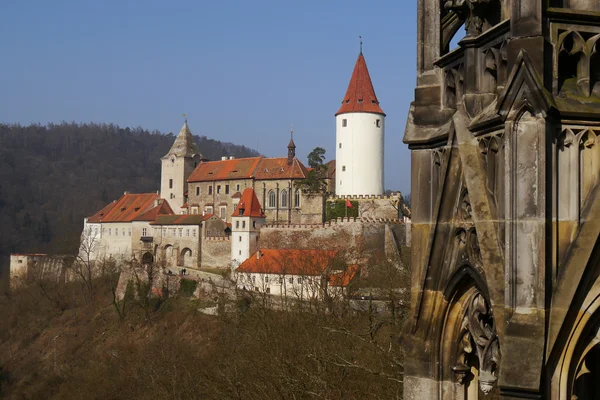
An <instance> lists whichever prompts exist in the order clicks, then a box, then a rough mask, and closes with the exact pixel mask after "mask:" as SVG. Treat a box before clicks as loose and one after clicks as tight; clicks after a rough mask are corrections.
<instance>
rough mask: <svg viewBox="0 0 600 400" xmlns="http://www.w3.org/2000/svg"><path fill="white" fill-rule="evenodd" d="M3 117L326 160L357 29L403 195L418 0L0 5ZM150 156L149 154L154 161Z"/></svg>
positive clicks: (395, 184)
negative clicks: (139, 130) (114, 127)
mask: <svg viewBox="0 0 600 400" xmlns="http://www.w3.org/2000/svg"><path fill="white" fill-rule="evenodd" d="M1 3H2V4H0V13H1V15H2V23H1V24H0V54H1V59H0V71H1V73H0V93H1V95H0V121H2V122H8V123H13V122H18V123H21V124H29V123H32V122H35V123H38V122H39V123H42V124H45V123H48V122H60V121H76V122H89V121H93V122H106V123H110V122H112V123H116V124H119V125H121V126H133V127H137V126H141V127H143V128H146V129H150V130H153V129H158V130H160V131H162V132H165V133H166V132H175V133H176V132H178V131H179V128H180V127H181V124H182V122H183V121H182V116H181V114H182V113H187V114H188V121H189V125H190V129H191V130H192V132H193V133H194V134H199V135H206V136H208V137H211V138H214V139H218V140H222V141H228V142H233V143H236V144H244V145H246V146H248V147H251V148H255V149H257V150H258V151H260V152H261V153H263V154H265V155H267V156H285V154H287V149H286V146H287V143H288V141H289V129H290V124H294V130H295V134H294V141H295V142H296V145H297V146H298V149H297V155H298V156H299V157H300V158H301V159H303V160H305V159H306V155H307V154H308V153H309V152H310V151H311V150H312V149H313V148H315V147H316V146H321V147H324V148H325V149H326V150H327V153H326V156H327V160H329V159H332V158H335V118H334V113H335V112H336V111H337V109H338V108H339V106H340V103H341V101H342V98H343V96H344V94H345V91H346V88H347V85H348V82H349V79H350V75H351V74H352V69H353V67H354V63H355V61H356V58H357V56H358V51H359V39H358V37H359V35H362V36H363V40H364V47H363V53H364V55H365V58H366V61H367V65H368V67H369V72H370V74H371V79H372V80H373V84H374V86H375V91H376V93H377V97H378V98H379V101H380V104H381V107H382V108H383V110H384V111H385V113H386V114H387V118H386V138H385V142H386V147H385V152H386V154H385V157H386V159H385V186H386V189H393V190H401V191H402V192H403V193H409V192H410V154H409V151H408V148H407V147H406V145H404V144H403V143H402V137H403V135H404V128H405V124H406V117H407V115H408V109H409V105H410V102H411V101H412V99H413V90H414V86H415V79H416V78H415V69H416V59H415V55H416V8H417V4H416V1H398V0H381V1H378V0H372V1H364V0H363V1H355V0H319V1H316V0H303V1H294V2H290V1H282V0H278V1H262V0H256V1H238V0H229V1H198V0H195V1H164V0H161V1H155V0H143V1H142V0H137V1H132V0H102V1H92V0H58V1H48V0H39V1H33V0H19V1H2V2H1ZM157 162H158V160H157Z"/></svg>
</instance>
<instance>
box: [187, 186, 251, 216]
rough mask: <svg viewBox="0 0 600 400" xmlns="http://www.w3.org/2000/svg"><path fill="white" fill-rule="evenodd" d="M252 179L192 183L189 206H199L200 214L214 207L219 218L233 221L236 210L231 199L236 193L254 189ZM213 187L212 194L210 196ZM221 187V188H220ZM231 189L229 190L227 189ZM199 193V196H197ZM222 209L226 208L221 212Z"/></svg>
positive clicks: (214, 212) (189, 191) (214, 211)
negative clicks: (234, 210)
mask: <svg viewBox="0 0 600 400" xmlns="http://www.w3.org/2000/svg"><path fill="white" fill-rule="evenodd" d="M252 185H253V182H252V180H251V179H234V180H224V181H213V182H190V183H189V190H188V204H189V205H190V206H191V205H199V208H200V213H202V211H205V210H206V208H207V207H208V206H212V207H213V212H212V213H213V214H215V215H216V216H217V217H219V218H221V219H223V220H225V221H228V222H229V221H231V214H233V209H234V201H233V200H234V199H232V198H231V196H233V195H234V194H235V193H236V192H240V193H241V192H243V191H244V189H246V188H248V187H253V186H252ZM209 187H211V188H212V189H211V191H212V192H211V194H208V191H209ZM219 187H220V188H219ZM227 187H229V189H228V188H227ZM196 193H198V194H196ZM221 207H225V208H224V211H221Z"/></svg>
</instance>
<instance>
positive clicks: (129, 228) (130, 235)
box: [129, 228, 131, 236]
mask: <svg viewBox="0 0 600 400" xmlns="http://www.w3.org/2000/svg"><path fill="white" fill-rule="evenodd" d="M129 236H131V228H129Z"/></svg>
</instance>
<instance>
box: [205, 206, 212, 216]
mask: <svg viewBox="0 0 600 400" xmlns="http://www.w3.org/2000/svg"><path fill="white" fill-rule="evenodd" d="M204 211H205V212H206V213H207V214H212V213H213V208H212V206H206V207H204Z"/></svg>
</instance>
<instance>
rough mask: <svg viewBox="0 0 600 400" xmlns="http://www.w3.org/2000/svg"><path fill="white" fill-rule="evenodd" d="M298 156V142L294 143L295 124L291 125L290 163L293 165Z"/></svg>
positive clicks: (288, 160)
mask: <svg viewBox="0 0 600 400" xmlns="http://www.w3.org/2000/svg"><path fill="white" fill-rule="evenodd" d="M294 157H296V143H294V125H292V126H291V127H290V143H289V144H288V159H287V163H288V165H292V163H293V162H294Z"/></svg>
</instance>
